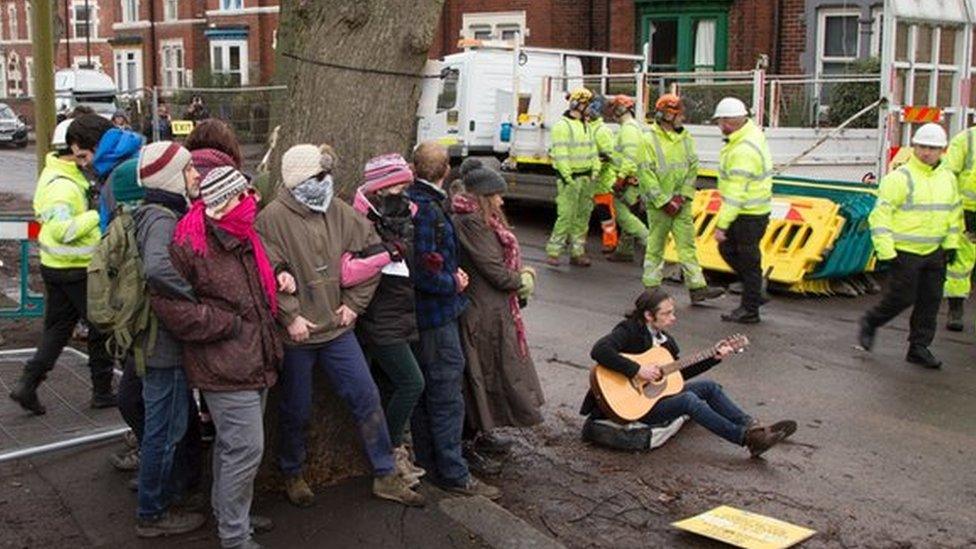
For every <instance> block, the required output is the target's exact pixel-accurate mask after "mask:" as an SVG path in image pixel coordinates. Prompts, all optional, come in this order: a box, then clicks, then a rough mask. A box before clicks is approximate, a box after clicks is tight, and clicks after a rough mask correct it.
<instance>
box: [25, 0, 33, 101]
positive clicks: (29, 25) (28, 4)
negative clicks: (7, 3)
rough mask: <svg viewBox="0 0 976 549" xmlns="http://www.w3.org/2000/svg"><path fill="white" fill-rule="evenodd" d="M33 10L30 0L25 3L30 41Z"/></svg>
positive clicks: (30, 38)
mask: <svg viewBox="0 0 976 549" xmlns="http://www.w3.org/2000/svg"><path fill="white" fill-rule="evenodd" d="M32 9H33V8H31V3H30V0H27V2H24V22H25V23H26V28H27V39H28V40H33V35H32V34H31V13H32V12H31V10H32ZM32 97H33V96H32Z"/></svg>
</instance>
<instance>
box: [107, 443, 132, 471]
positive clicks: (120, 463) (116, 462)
mask: <svg viewBox="0 0 976 549" xmlns="http://www.w3.org/2000/svg"><path fill="white" fill-rule="evenodd" d="M108 461H109V463H111V464H112V467H115V470H117V471H123V472H133V471H138V470H139V450H138V449H132V448H129V449H128V450H125V451H124V452H119V453H117V454H112V455H110V456H108Z"/></svg>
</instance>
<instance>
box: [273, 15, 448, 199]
mask: <svg viewBox="0 0 976 549" xmlns="http://www.w3.org/2000/svg"><path fill="white" fill-rule="evenodd" d="M443 4H444V0H355V1H352V0H297V1H294V2H282V6H281V24H280V27H279V30H278V47H277V58H276V63H277V65H276V66H277V76H276V80H277V81H278V82H279V83H282V84H286V85H287V86H288V100H287V101H285V102H283V103H281V104H280V105H279V106H278V108H279V111H280V112H277V113H276V116H275V119H276V120H278V121H280V122H281V130H280V134H279V138H278V144H277V147H276V150H275V152H274V155H273V156H272V158H273V165H272V173H273V174H274V173H277V169H278V166H279V163H278V161H279V160H280V158H281V154H282V153H283V152H284V151H285V150H287V149H288V147H290V146H292V145H294V144H296V143H329V144H331V145H332V146H333V147H334V148H335V149H336V152H337V153H338V154H339V157H340V165H339V168H338V173H337V177H336V183H337V185H338V187H339V190H340V192H342V193H343V194H346V195H347V196H348V193H349V191H350V189H351V187H353V186H355V185H356V183H357V182H358V181H359V180H360V179H361V172H362V167H363V164H364V163H365V161H366V160H367V159H368V158H370V157H371V156H374V155H377V154H382V153H387V152H400V153H405V152H407V151H409V150H410V147H412V146H413V143H414V137H415V133H414V128H415V119H416V111H417V103H418V100H419V98H420V89H421V78H420V76H421V74H422V73H423V67H424V63H425V62H426V60H427V52H428V51H429V50H430V45H431V42H432V41H433V37H434V31H435V29H436V27H437V23H438V21H439V20H440V15H441V9H442V7H443ZM296 57H299V58H300V59H296Z"/></svg>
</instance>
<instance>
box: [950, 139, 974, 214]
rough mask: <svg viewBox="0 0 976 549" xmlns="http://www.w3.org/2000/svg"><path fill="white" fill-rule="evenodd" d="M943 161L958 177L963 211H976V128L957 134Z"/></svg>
mask: <svg viewBox="0 0 976 549" xmlns="http://www.w3.org/2000/svg"><path fill="white" fill-rule="evenodd" d="M942 161H943V162H944V163H945V165H946V167H947V168H948V169H949V170H950V171H952V173H953V174H955V176H956V185H957V186H958V189H959V195H960V198H962V207H963V209H964V210H968V211H976V127H973V128H969V129H967V130H964V131H961V132H959V133H957V134H956V136H955V137H953V138H952V141H950V142H949V150H948V151H946V154H945V156H944V157H943V159H942Z"/></svg>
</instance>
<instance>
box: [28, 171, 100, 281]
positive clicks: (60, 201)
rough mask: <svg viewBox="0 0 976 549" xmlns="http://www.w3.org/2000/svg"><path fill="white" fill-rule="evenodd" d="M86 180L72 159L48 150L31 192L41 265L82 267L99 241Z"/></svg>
mask: <svg viewBox="0 0 976 549" xmlns="http://www.w3.org/2000/svg"><path fill="white" fill-rule="evenodd" d="M88 189H89V183H88V180H87V179H85V176H84V175H83V174H82V173H81V170H79V169H78V166H76V165H75V163H74V162H73V161H70V160H62V159H61V158H59V157H58V156H57V155H56V154H55V153H53V152H52V153H48V155H47V158H46V159H45V162H44V170H43V171H42V172H41V176H40V177H39V178H38V179H37V189H36V190H35V191H34V216H35V217H36V218H37V220H38V221H39V222H40V223H41V231H40V234H38V236H37V242H38V245H39V247H40V249H41V264H42V265H44V266H45V267H51V268H53V269H72V268H85V267H87V266H88V264H89V263H90V262H91V258H92V253H94V251H95V246H97V245H98V242H99V240H101V237H102V233H101V231H100V230H99V228H98V212H97V211H95V210H92V209H90V208H89V207H88V206H89V202H88Z"/></svg>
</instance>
